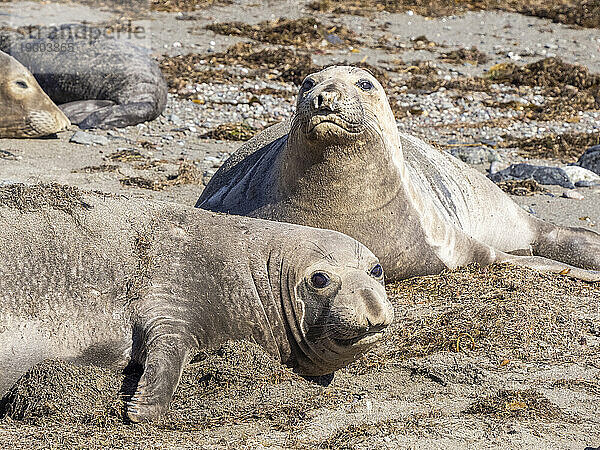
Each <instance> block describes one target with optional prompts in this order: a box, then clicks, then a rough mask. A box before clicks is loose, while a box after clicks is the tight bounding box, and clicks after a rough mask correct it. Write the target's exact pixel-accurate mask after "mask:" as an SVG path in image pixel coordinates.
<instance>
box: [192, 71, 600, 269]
mask: <svg viewBox="0 0 600 450" xmlns="http://www.w3.org/2000/svg"><path fill="white" fill-rule="evenodd" d="M196 206H199V207H201V208H204V209H208V210H212V211H222V212H227V213H232V214H240V215H247V216H251V217H261V218H266V219H272V220H279V221H284V222H292V223H299V224H305V225H310V226H316V227H320V228H329V229H334V230H338V231H341V232H343V233H346V234H348V235H350V236H352V237H354V238H355V239H357V240H358V241H360V242H362V243H363V244H365V245H366V246H367V247H368V248H370V249H371V250H372V251H373V253H375V255H377V256H378V257H379V259H380V261H381V263H382V264H383V266H384V268H385V270H386V274H387V277H388V279H391V280H397V279H403V278H407V277H411V276H418V275H427V274H435V273H439V272H440V271H442V270H443V269H446V268H455V267H458V266H462V265H466V264H468V263H472V262H477V263H479V264H481V265H486V264H490V263H492V262H502V261H510V262H512V263H514V264H520V265H526V266H530V267H534V268H537V269H540V270H548V271H554V272H562V273H566V272H568V273H569V274H570V275H572V276H576V277H579V278H583V279H587V280H600V272H599V271H598V270H599V269H600V236H599V235H598V234H596V233H594V232H591V231H587V230H584V229H576V228H564V227H558V226H555V225H552V224H550V223H546V222H542V221H540V220H538V219H536V218H534V217H533V216H531V215H529V214H527V213H526V212H525V211H523V210H522V209H521V208H520V207H519V206H518V205H517V204H515V203H514V202H513V201H512V200H511V199H510V198H509V197H508V196H507V195H506V194H505V193H504V192H502V191H501V190H500V189H499V188H498V187H497V186H496V185H495V184H494V183H492V182H491V181H490V180H489V179H487V178H486V177H485V176H484V175H483V174H480V173H479V172H477V171H475V170H474V169H471V168H470V167H468V166H467V165H466V164H464V163H462V162H461V161H459V160H458V159H456V158H454V157H452V156H451V155H449V154H447V153H445V152H442V151H439V150H436V149H434V148H433V147H431V146H429V145H427V144H426V143H424V142H423V141H421V140H419V139H416V138H414V137H412V136H410V135H407V134H399V133H398V129H397V126H396V121H395V119H394V116H393V113H392V111H391V109H390V106H389V104H388V101H387V98H386V95H385V92H384V91H383V88H382V87H381V85H380V84H379V83H378V82H377V80H375V78H374V77H373V76H372V75H371V74H370V73H368V72H366V71H364V70H362V69H359V68H354V67H329V68H327V69H324V70H323V71H321V72H318V73H315V74H312V75H310V76H308V77H307V78H306V80H305V82H304V84H303V85H302V88H301V89H300V92H299V94H298V100H297V110H296V114H295V116H294V117H293V119H292V121H291V124H290V123H281V124H278V125H275V126H273V127H271V128H269V129H267V130H265V131H264V132H262V133H260V134H258V135H257V136H255V137H254V138H253V139H251V140H250V141H248V142H247V143H245V144H244V145H243V146H242V147H241V148H240V149H239V150H238V151H237V152H236V153H235V154H234V155H232V157H231V158H230V159H229V160H228V161H226V162H225V164H224V165H223V167H221V168H220V169H219V171H217V173H216V174H215V175H214V176H213V178H212V179H211V181H210V183H209V184H208V186H207V187H206V189H205V190H204V192H203V193H202V195H201V196H200V198H199V200H198V202H197V204H196ZM509 252H510V253H515V254H519V255H522V256H515V255H509V254H507V253H509ZM534 254H535V255H540V256H544V257H546V258H540V257H538V256H532V255H534ZM525 255H529V256H525ZM559 261H560V262H559ZM573 266H577V267H573ZM582 268H583V269H590V270H583V269H582Z"/></svg>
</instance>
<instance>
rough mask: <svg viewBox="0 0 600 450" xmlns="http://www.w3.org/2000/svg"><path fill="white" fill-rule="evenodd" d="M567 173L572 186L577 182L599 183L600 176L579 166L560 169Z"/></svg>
mask: <svg viewBox="0 0 600 450" xmlns="http://www.w3.org/2000/svg"><path fill="white" fill-rule="evenodd" d="M562 169H563V170H564V171H565V172H567V176H568V177H569V179H570V180H571V182H572V183H573V184H575V183H577V182H579V181H592V182H599V183H600V175H597V174H595V173H594V172H592V171H591V170H588V169H584V168H583V167H579V166H565V167H563V168H562Z"/></svg>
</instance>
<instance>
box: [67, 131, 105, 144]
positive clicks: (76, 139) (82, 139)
mask: <svg viewBox="0 0 600 450" xmlns="http://www.w3.org/2000/svg"><path fill="white" fill-rule="evenodd" d="M69 142H73V143H75V144H83V145H106V144H108V138H107V137H106V136H99V135H97V134H93V133H88V132H87V131H76V132H75V133H74V134H73V136H71V139H70V140H69Z"/></svg>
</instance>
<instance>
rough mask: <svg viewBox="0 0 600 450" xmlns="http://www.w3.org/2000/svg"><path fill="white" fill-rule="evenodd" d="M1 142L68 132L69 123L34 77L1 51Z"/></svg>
mask: <svg viewBox="0 0 600 450" xmlns="http://www.w3.org/2000/svg"><path fill="white" fill-rule="evenodd" d="M0 65H1V66H2V70H1V71H0V138H35V137H42V136H47V135H49V134H54V133H58V132H60V131H64V130H66V129H67V128H68V127H69V125H70V122H69V119H68V118H67V117H66V116H65V115H64V113H63V112H62V111H61V110H60V109H58V107H57V106H56V105H55V104H54V103H53V102H52V100H50V98H48V96H47V95H46V94H45V93H44V91H43V90H42V88H41V87H40V85H39V84H38V83H37V81H36V80H35V78H34V77H33V75H32V74H31V73H30V72H29V71H28V70H27V69H26V68H25V67H24V66H23V65H22V64H20V63H19V62H18V61H17V60H15V59H14V58H13V57H11V56H9V55H7V54H6V53H4V52H2V51H0Z"/></svg>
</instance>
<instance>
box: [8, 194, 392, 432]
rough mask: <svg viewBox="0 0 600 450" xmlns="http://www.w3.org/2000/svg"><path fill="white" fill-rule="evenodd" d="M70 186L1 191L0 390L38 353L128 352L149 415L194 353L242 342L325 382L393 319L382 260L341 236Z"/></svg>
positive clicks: (105, 361)
mask: <svg viewBox="0 0 600 450" xmlns="http://www.w3.org/2000/svg"><path fill="white" fill-rule="evenodd" d="M65 189H66V188H63V187H57V186H55V185H54V186H32V187H24V186H22V185H12V186H8V187H3V188H0V224H1V226H0V230H1V231H0V256H1V257H0V284H1V290H0V393H1V392H4V391H5V390H6V389H7V388H8V387H10V385H11V384H12V383H13V382H14V381H15V379H16V378H17V377H18V376H19V375H21V374H22V373H23V372H25V371H26V370H28V369H29V368H30V367H31V366H32V365H33V364H35V363H36V362H39V361H41V360H43V359H45V358H59V359H64V360H70V361H74V362H81V363H93V364H97V365H102V366H124V365H125V364H126V363H127V362H128V360H129V359H130V358H131V360H132V361H133V362H136V363H139V364H141V365H142V366H143V367H144V372H143V375H142V377H141V379H140V381H139V384H138V387H137V392H136V394H135V395H134V397H133V398H132V400H131V402H130V403H129V409H128V413H129V417H130V418H131V419H132V420H134V421H140V420H147V419H152V418H154V417H156V416H157V415H159V414H160V413H161V412H163V411H164V410H165V409H166V408H167V406H168V403H169V401H170V399H171V397H172V394H173V392H174V390H175V388H176V386H177V384H178V382H179V378H180V374H181V371H182V368H183V365H184V364H185V363H186V362H188V361H189V359H190V358H191V356H192V355H193V354H194V353H195V352H196V351H197V350H199V349H203V348H208V347H214V346H217V345H219V344H221V343H223V342H224V341H226V340H228V339H246V340H249V341H253V342H256V343H258V344H259V345H261V346H263V347H264V348H265V349H266V350H267V351H268V352H270V353H271V354H273V355H275V356H276V357H279V358H280V360H281V361H282V362H284V363H286V364H288V365H290V366H291V367H294V368H295V370H296V371H297V372H298V373H300V374H302V375H306V376H320V375H324V374H330V373H332V372H333V371H335V370H336V369H338V368H340V367H343V366H344V365H346V364H348V363H349V362H351V361H353V360H354V359H355V358H356V357H357V356H358V355H360V354H361V353H362V352H364V351H365V350H366V349H367V348H368V347H370V346H371V345H372V344H373V343H374V342H376V341H377V340H378V339H379V337H380V336H381V334H382V331H383V329H384V328H385V327H386V326H387V325H388V324H389V323H390V322H391V320H392V318H393V309H392V307H391V304H390V303H389V301H388V300H387V297H386V294H385V289H384V286H383V273H382V271H381V266H379V265H378V262H377V259H376V258H375V256H374V255H373V254H372V253H371V252H370V251H369V250H367V249H366V248H365V247H364V246H362V245H361V244H359V243H358V242H356V241H355V240H354V239H351V238H349V237H348V236H345V235H343V234H341V233H337V232H333V231H329V230H318V229H313V228H309V227H302V226H297V225H291V224H281V223H276V222H269V221H263V220H256V219H248V218H242V217H235V216H224V215H219V214H214V213H209V212H206V211H200V210H197V209H194V208H186V207H181V206H177V205H172V204H167V203H159V202H156V203H153V202H143V201H129V200H122V199H118V198H112V197H106V196H102V195H96V194H93V195H92V194H81V193H80V192H79V191H73V190H72V189H71V190H68V189H67V190H66V191H65ZM65 192H66V194H65Z"/></svg>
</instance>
